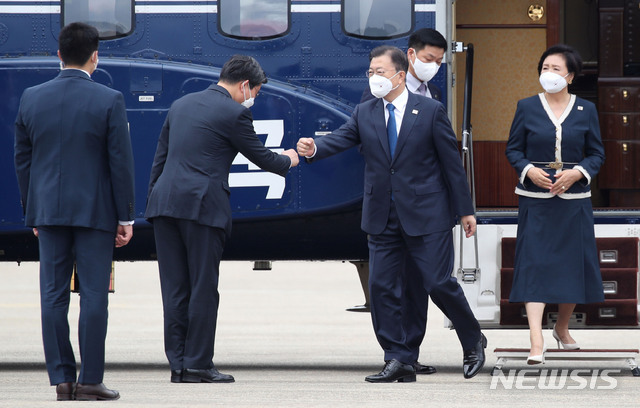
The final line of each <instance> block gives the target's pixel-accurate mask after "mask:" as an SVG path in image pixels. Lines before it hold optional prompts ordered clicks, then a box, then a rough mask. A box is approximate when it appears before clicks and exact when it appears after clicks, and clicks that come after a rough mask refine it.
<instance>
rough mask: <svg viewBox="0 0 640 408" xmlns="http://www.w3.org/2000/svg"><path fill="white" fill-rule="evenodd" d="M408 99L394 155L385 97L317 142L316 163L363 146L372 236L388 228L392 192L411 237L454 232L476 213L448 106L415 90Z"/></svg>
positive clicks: (365, 212)
mask: <svg viewBox="0 0 640 408" xmlns="http://www.w3.org/2000/svg"><path fill="white" fill-rule="evenodd" d="M408 98H409V99H408V102H407V107H406V110H405V114H404V118H403V119H402V125H401V128H400V134H399V135H398V143H397V145H396V152H395V156H394V157H393V158H391V157H390V152H389V143H388V140H387V131H386V125H385V119H384V111H383V110H384V103H383V101H382V100H381V99H377V100H370V101H367V102H364V103H361V104H359V105H358V106H356V109H355V110H354V112H353V115H352V116H351V118H350V119H349V120H348V121H347V123H345V124H344V125H342V126H341V127H340V128H339V129H338V130H336V131H334V132H333V133H331V134H329V135H326V136H321V137H319V138H317V139H316V140H315V142H316V146H317V150H316V155H315V156H314V157H313V158H312V159H311V161H313V160H318V159H322V158H324V157H327V156H330V155H332V154H335V153H338V152H340V151H343V150H346V149H348V148H350V147H353V146H356V145H360V151H361V153H362V155H363V156H364V159H365V175H364V199H363V204H362V229H363V230H364V231H365V232H367V233H369V234H379V233H381V232H382V231H383V230H384V228H385V226H386V224H387V220H388V216H389V207H390V205H391V191H392V190H393V197H394V203H395V206H396V210H397V212H398V217H399V219H400V223H401V224H402V227H403V229H404V230H405V231H406V232H407V234H409V235H411V236H418V235H426V234H429V233H433V232H439V231H445V230H450V229H451V228H452V227H453V226H454V225H455V222H456V216H462V215H470V214H473V213H474V211H473V204H472V201H471V196H470V193H469V187H468V185H467V179H466V174H465V172H464V169H463V167H462V160H461V158H460V153H459V152H458V145H457V140H456V136H455V134H454V132H453V130H452V129H451V124H450V122H449V119H448V117H447V114H446V112H445V109H444V106H443V105H442V104H441V103H440V102H437V101H434V100H433V99H430V98H426V97H424V96H421V95H415V94H412V93H411V92H409V95H408Z"/></svg>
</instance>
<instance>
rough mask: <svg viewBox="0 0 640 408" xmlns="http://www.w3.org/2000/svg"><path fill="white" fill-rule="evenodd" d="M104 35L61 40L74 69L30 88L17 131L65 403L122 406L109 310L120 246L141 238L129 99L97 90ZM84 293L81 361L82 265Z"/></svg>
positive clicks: (21, 178) (76, 26)
mask: <svg viewBox="0 0 640 408" xmlns="http://www.w3.org/2000/svg"><path fill="white" fill-rule="evenodd" d="M98 42H99V36H98V31H97V30H96V29H95V28H93V27H91V26H88V25H86V24H82V23H72V24H69V25H67V26H65V27H64V28H62V30H61V31H60V36H59V50H58V57H59V58H60V59H61V60H62V63H63V64H64V67H65V68H64V69H63V70H62V72H60V74H59V75H58V76H57V77H56V78H54V79H53V80H51V81H48V82H46V83H44V84H41V85H38V86H34V87H32V88H28V89H26V90H25V91H24V93H23V95H22V99H21V101H20V108H19V111H18V116H17V118H16V123H15V129H16V137H15V166H16V173H17V176H18V184H19V187H20V193H21V199H22V205H23V208H24V211H25V224H26V225H27V226H30V227H33V231H34V234H36V236H38V238H39V239H38V241H39V249H40V298H41V310H42V338H43V341H44V354H45V360H46V364H47V371H48V373H49V380H50V383H51V385H56V393H57V399H58V400H70V399H78V400H115V399H118V398H119V397H120V394H119V393H118V392H117V391H114V390H109V389H107V388H106V387H105V386H104V384H103V383H102V379H103V375H104V361H105V338H106V334H107V314H108V312H107V304H108V293H109V281H110V272H111V261H112V255H113V247H114V240H115V246H116V247H120V246H123V245H126V244H127V243H128V242H129V240H130V239H131V237H132V235H133V227H132V224H133V219H134V210H133V200H134V187H133V183H134V177H133V153H132V151H131V140H130V139H129V129H128V123H127V114H126V109H125V105H124V98H123V96H122V94H121V93H120V92H118V91H115V90H113V89H110V88H107V87H106V86H103V85H100V84H97V83H95V82H93V81H92V80H91V74H92V73H93V71H94V70H95V69H96V67H97V66H98ZM74 262H75V263H76V264H77V273H78V275H77V276H78V281H79V285H80V317H79V324H78V332H79V333H78V336H79V343H80V350H81V358H82V362H81V366H80V373H79V375H78V376H77V383H76V361H75V357H74V354H73V349H72V347H71V343H70V341H69V321H68V316H67V314H68V311H69V296H70V294H69V292H70V287H69V285H70V280H71V275H72V270H73V263H74Z"/></svg>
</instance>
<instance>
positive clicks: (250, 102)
mask: <svg viewBox="0 0 640 408" xmlns="http://www.w3.org/2000/svg"><path fill="white" fill-rule="evenodd" d="M242 97H243V98H244V101H243V102H242V103H241V105H242V106H244V107H245V108H247V109H248V108H250V107H252V106H253V102H254V100H255V98H254V97H253V96H251V90H249V98H248V99H247V94H246V92H245V90H244V84H242Z"/></svg>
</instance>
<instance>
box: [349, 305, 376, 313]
mask: <svg viewBox="0 0 640 408" xmlns="http://www.w3.org/2000/svg"><path fill="white" fill-rule="evenodd" d="M347 312H363V313H370V312H371V308H370V307H369V304H368V303H365V304H364V305H358V306H353V307H349V308H347Z"/></svg>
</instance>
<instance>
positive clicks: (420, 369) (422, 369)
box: [413, 361, 436, 374]
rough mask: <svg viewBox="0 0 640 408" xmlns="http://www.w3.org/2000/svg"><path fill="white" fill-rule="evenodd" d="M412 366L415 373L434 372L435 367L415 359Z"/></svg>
mask: <svg viewBox="0 0 640 408" xmlns="http://www.w3.org/2000/svg"><path fill="white" fill-rule="evenodd" d="M413 368H414V369H415V370H416V374H435V372H436V368H435V367H432V366H428V365H422V364H420V363H418V362H417V361H416V362H415V363H413Z"/></svg>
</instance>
